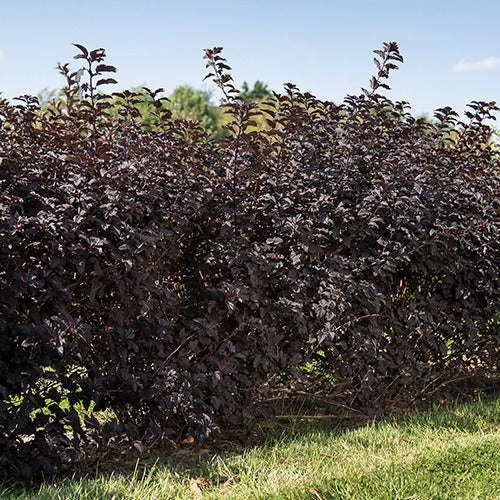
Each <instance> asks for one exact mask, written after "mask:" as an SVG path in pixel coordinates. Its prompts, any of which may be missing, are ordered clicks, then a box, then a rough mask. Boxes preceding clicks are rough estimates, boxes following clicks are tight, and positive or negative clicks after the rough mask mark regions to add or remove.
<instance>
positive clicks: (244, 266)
mask: <svg viewBox="0 0 500 500" xmlns="http://www.w3.org/2000/svg"><path fill="white" fill-rule="evenodd" d="M77 47H78V49H79V51H80V53H79V55H78V56H77V58H79V59H82V60H83V61H84V63H85V68H84V70H80V71H78V72H75V73H71V72H70V70H69V67H68V65H62V66H60V71H61V72H62V73H63V75H64V76H65V78H66V80H67V86H66V87H65V89H64V91H63V96H62V98H59V99H58V100H56V101H55V102H54V103H52V104H51V105H50V106H49V107H48V108H47V109H40V106H39V105H38V102H37V100H36V99H35V98H32V97H29V96H24V97H22V98H20V99H19V100H18V104H11V103H9V102H7V101H5V100H2V101H0V162H1V163H0V186H1V191H0V346H1V349H0V393H1V395H2V401H1V403H0V428H1V429H2V433H1V435H0V449H1V450H2V451H1V457H0V464H1V467H2V469H4V470H6V471H9V472H10V473H15V474H18V475H22V476H26V477H33V476H35V475H37V474H39V473H41V472H53V471H55V470H58V469H60V467H62V466H63V465H64V464H65V463H67V462H71V461H74V460H76V459H78V458H79V457H81V454H82V453H83V452H84V451H85V450H86V449H89V447H91V445H98V446H102V445H106V444H108V445H111V443H113V442H116V441H117V440H119V438H120V436H125V437H126V439H129V440H131V441H141V440H142V441H148V442H150V441H155V440H165V439H167V440H172V441H176V440H178V439H180V438H182V437H184V436H186V435H191V436H193V437H195V438H196V439H205V438H208V437H209V436H210V434H211V433H212V432H213V431H214V430H216V429H217V428H218V427H220V426H225V425H232V424H238V425H244V426H246V428H248V427H249V426H250V425H251V423H252V418H251V417H252V416H254V415H256V414H258V413H263V412H264V411H266V410H268V408H267V407H266V408H264V407H263V405H261V404H259V401H260V400H261V399H263V398H264V396H265V395H266V394H268V391H269V390H270V389H272V388H274V387H276V386H283V384H287V383H289V385H290V387H294V386H297V384H298V383H300V384H307V377H309V378H314V377H320V378H323V379H324V383H325V384H326V385H328V384H333V385H335V387H336V388H337V389H338V388H339V387H341V389H342V391H341V392H342V395H343V397H344V399H345V401H346V403H348V404H349V405H350V406H355V407H357V408H359V409H361V410H363V411H372V410H377V409H380V408H383V407H384V404H386V403H387V402H388V401H393V400H395V399H397V398H398V395H399V394H400V393H402V392H403V393H404V394H405V395H409V394H419V393H422V391H424V392H425V390H424V389H425V387H426V386H428V384H429V380H430V377H431V376H432V377H436V374H437V377H438V378H439V377H440V378H439V380H440V382H446V377H447V376H448V375H447V374H448V371H446V370H448V369H449V367H450V366H451V367H453V366H456V367H458V366H463V365H464V364H465V365H467V366H470V367H474V368H475V371H474V373H473V372H472V371H471V372H470V376H469V377H468V378H467V376H464V377H462V378H464V381H465V386H464V387H465V389H467V387H469V389H473V388H474V387H476V386H477V383H478V380H479V379H480V380H487V379H491V377H492V376H493V375H494V372H495V370H496V365H497V361H498V359H497V357H496V349H497V348H498V264H497V262H498V187H499V183H498V173H499V171H498V146H495V145H494V144H493V143H492V142H491V141H490V135H491V129H490V128H489V127H488V126H487V125H486V124H485V120H486V119H490V118H493V119H494V116H493V113H494V112H495V111H497V110H498V108H497V107H496V105H495V103H484V102H473V103H472V104H471V105H470V111H468V112H467V113H466V114H467V117H468V119H469V121H468V123H463V122H460V121H459V120H458V116H457V114H456V113H455V112H454V111H453V110H451V109H450V108H443V109H440V110H437V111H436V113H435V121H433V122H429V121H426V120H424V119H415V118H413V117H412V116H411V115H410V114H409V111H408V105H407V103H405V102H392V101H390V100H389V99H387V98H386V97H384V96H382V95H381V94H379V93H378V89H380V88H388V87H387V84H386V83H385V79H386V78H387V76H388V74H389V71H390V70H393V69H397V66H396V64H397V63H399V62H401V61H402V57H401V55H400V54H399V50H398V46H397V44H395V43H389V44H384V48H383V50H381V51H376V54H377V56H378V57H377V58H376V60H375V63H376V65H377V70H378V71H377V75H376V76H375V77H373V78H372V80H371V82H370V90H363V93H362V94H361V95H359V96H348V97H346V98H345V100H344V102H343V103H342V104H334V103H331V102H325V101H320V100H319V99H317V98H315V97H314V96H312V95H310V94H307V93H306V94H304V93H301V92H300V91H299V90H298V89H297V88H296V87H295V86H293V85H291V84H287V85H286V86H285V93H284V94H275V95H274V97H273V98H272V99H268V100H267V101H266V103H265V104H261V105H257V104H256V103H245V102H243V100H241V98H240V97H239V94H240V91H239V90H238V89H236V88H235V87H234V85H233V84H232V79H231V76H230V75H229V74H228V73H227V71H228V70H229V68H228V66H227V65H226V63H225V60H224V59H223V58H222V56H221V49H220V48H215V49H211V50H207V51H206V54H205V57H206V59H207V66H208V67H210V70H211V75H210V76H211V77H212V78H213V79H214V81H215V83H216V84H217V85H218V86H219V87H220V88H221V90H222V92H223V95H224V98H223V103H224V106H225V108H226V111H227V113H229V115H230V116H231V121H230V123H229V124H228V125H227V126H226V129H227V132H226V134H225V135H224V136H223V137H222V138H221V139H217V140H214V139H213V137H210V136H209V135H208V134H207V132H206V131H204V130H203V129H202V128H201V126H200V124H199V123H196V122H192V121H180V120H172V119H171V117H170V114H169V112H168V111H167V110H166V107H165V106H164V105H163V99H162V98H161V97H160V96H161V89H159V90H157V91H151V90H149V89H144V90H143V91H142V92H129V91H125V92H121V93H114V94H112V95H107V94H105V93H103V92H101V91H100V87H101V86H102V85H105V84H109V83H113V82H114V80H113V79H111V78H108V77H107V74H109V73H114V72H115V71H116V70H115V68H114V67H113V66H109V65H107V64H104V63H103V61H104V56H105V54H104V50H103V49H97V50H94V51H88V50H87V49H86V48H85V47H83V46H77ZM82 82H83V83H82ZM145 114H147V117H148V118H147V121H145V120H143V118H142V117H144V116H145ZM257 114H260V115H262V116H265V118H266V119H267V125H268V126H267V128H265V129H256V128H255V122H254V118H255V116H256V115H257ZM311 361H313V362H314V363H315V366H316V371H315V372H314V373H312V374H311V373H306V372H304V367H305V366H306V363H307V362H311ZM478 370H479V374H480V375H481V377H482V378H481V377H479V379H478V377H477V374H478ZM466 373H469V372H466ZM332 380H333V382H332ZM467 384H469V385H468V386H467ZM419 391H420V392H419ZM99 410H111V411H112V413H113V414H114V417H113V418H111V419H109V420H108V421H107V422H101V421H99V419H98V418H96V417H99V413H97V412H98V411H99Z"/></svg>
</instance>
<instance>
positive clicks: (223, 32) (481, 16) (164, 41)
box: [0, 0, 500, 114]
mask: <svg viewBox="0 0 500 500" xmlns="http://www.w3.org/2000/svg"><path fill="white" fill-rule="evenodd" d="M384 41H397V42H398V43H399V45H400V49H401V52H402V54H403V56H404V58H405V63H404V64H403V65H402V67H401V69H400V70H399V71H397V72H394V73H393V75H392V77H391V78H390V81H389V83H390V85H391V87H392V91H390V93H389V95H390V96H391V97H392V98H393V99H404V100H407V101H409V102H410V104H411V106H412V111H413V112H414V113H415V114H420V113H424V112H425V113H432V111H433V110H434V109H436V108H438V107H442V106H446V105H450V106H452V107H453V108H455V109H456V110H457V111H459V112H462V111H463V110H464V107H465V105H466V104H467V103H468V102H470V101H471V100H474V99H475V100H496V101H500V2H499V1H495V0H474V1H462V0H455V1H449V0H434V1H429V0H420V1H405V0H399V1H388V0H378V1H368V0H364V1H362V0H358V1H357V0H351V1H344V0H329V1H328V0H308V1H298V0H267V1H264V0H252V1H242V0H205V1H199V0H184V1H177V2H174V1H169V0H164V1H161V0H142V1H137V0H136V1H129V0H121V1H119V0H101V1H96V0H86V1H85V2H82V1H73V0H63V1H62V0H46V1H41V0H40V1H38V0H37V1H35V0H31V1H30V0H2V1H0V92H2V95H3V96H4V97H7V98H9V99H10V98H12V97H14V96H16V95H21V94H26V93H29V94H36V93H38V92H39V91H40V90H42V89H43V88H57V87H60V86H61V85H62V84H63V81H62V79H61V77H60V76H59V75H58V73H57V71H56V70H55V69H54V67H55V65H56V63H57V62H69V61H72V56H73V55H74V54H75V53H76V52H75V49H74V47H72V46H71V43H73V42H76V43H82V44H84V45H86V46H87V47H88V48H98V47H104V48H105V49H106V52H107V54H108V59H107V60H108V63H109V64H114V65H115V66H117V67H118V70H119V71H118V73H117V79H118V81H119V85H116V86H114V87H115V88H116V89H117V90H118V89H122V88H130V87H132V86H137V85H141V84H147V85H148V86H150V87H152V88H157V87H163V88H165V90H166V91H167V93H168V92H171V91H172V90H173V89H174V88H175V87H176V86H177V85H181V84H189V85H192V86H194V87H197V88H207V89H211V88H212V86H211V85H210V84H209V83H207V82H205V83H203V82H202V80H203V77H204V76H205V74H206V70H205V64H204V61H203V59H202V56H203V49H204V48H208V47H213V46H223V47H224V55H225V57H226V58H227V59H228V61H229V64H230V65H231V66H232V68H233V76H234V78H235V81H236V83H237V84H241V83H242V82H243V81H244V80H246V81H248V82H250V83H253V82H254V81H255V80H257V79H260V80H263V81H264V82H266V83H267V84H268V85H269V86H270V87H271V88H272V89H274V90H281V88H282V84H283V83H285V82H292V83H295V84H296V85H298V87H299V88H300V89H302V90H304V91H309V92H312V93H313V94H315V95H317V96H318V97H320V98H323V99H329V100H333V101H335V102H339V101H341V100H342V99H343V97H344V96H345V95H347V94H355V93H358V92H359V89H360V88H361V87H362V86H366V85H368V80H369V78H370V76H371V75H372V73H373V71H374V66H373V63H372V59H373V53H372V50H373V49H377V48H380V47H381V46H382V42H384ZM72 67H74V68H75V69H76V68H77V61H73V62H72ZM214 97H215V98H216V97H217V94H216V93H214Z"/></svg>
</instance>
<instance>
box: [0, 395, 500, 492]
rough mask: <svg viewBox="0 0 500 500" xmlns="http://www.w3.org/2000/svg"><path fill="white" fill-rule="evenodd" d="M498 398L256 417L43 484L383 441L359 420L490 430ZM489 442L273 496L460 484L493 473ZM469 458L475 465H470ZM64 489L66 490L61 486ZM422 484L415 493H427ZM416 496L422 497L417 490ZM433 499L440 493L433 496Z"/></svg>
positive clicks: (179, 475) (215, 472)
mask: <svg viewBox="0 0 500 500" xmlns="http://www.w3.org/2000/svg"><path fill="white" fill-rule="evenodd" d="M499 404H500V403H499V400H498V398H497V397H495V396H491V395H490V396H485V397H482V398H481V399H479V400H476V401H470V402H465V403H463V402H462V403H459V402H455V403H452V404H448V405H444V406H438V405H434V406H433V407H432V408H431V409H430V410H428V411H425V412H422V411H417V412H415V411H414V412H411V413H407V414H406V415H403V416H397V417H395V416H393V417H389V418H386V419H384V420H383V421H380V422H376V421H374V420H373V419H367V418H366V417H363V416H360V415H358V414H351V415H348V414H346V415H330V416H329V415H325V414H323V415H311V414H308V415H306V414H299V413H298V414H297V415H295V417H294V418H293V419H292V418H290V420H288V418H284V419H280V418H277V419H274V420H272V421H266V422H261V423H260V432H258V433H256V434H255V436H251V437H250V439H247V442H246V443H245V442H243V440H241V439H239V438H238V434H237V432H235V431H232V432H227V433H222V434H221V436H219V438H218V439H217V440H215V441H213V442H209V443H203V444H196V443H193V444H185V445H184V446H182V447H180V448H178V449H176V450H173V449H172V448H166V447H163V448H160V447H156V448H152V449H149V450H146V452H145V453H144V454H143V455H142V456H141V457H139V458H138V457H137V455H136V454H135V453H134V452H132V451H129V450H127V451H124V452H122V453H119V454H107V455H103V456H101V457H99V460H98V461H94V462H90V463H86V464H84V466H83V467H82V468H81V469H80V470H78V471H76V472H75V473H74V474H73V475H72V476H71V477H65V478H52V479H51V480H49V481H46V482H45V483H44V484H45V485H47V484H50V485H54V487H55V488H58V491H59V493H58V494H59V495H60V496H59V497H58V498H79V497H80V498H110V497H115V498H120V497H122V495H121V493H120V492H122V490H123V488H124V486H123V483H124V482H132V483H134V484H138V483H140V481H145V483H147V481H152V480H153V479H152V477H153V476H154V475H155V474H157V472H158V471H159V470H161V471H163V472H162V474H163V475H165V474H167V476H168V478H170V479H171V480H172V481H173V482H177V483H179V482H186V481H188V482H189V481H194V480H196V481H198V480H206V481H207V483H210V484H212V485H215V486H216V487H220V485H221V484H224V483H226V482H228V481H231V480H232V479H231V478H232V477H234V476H236V475H237V473H235V469H237V466H236V465H234V463H233V465H232V466H231V467H229V468H227V470H226V471H225V470H224V467H222V468H221V467H214V463H217V461H219V463H225V462H227V463H230V462H234V460H235V459H237V458H238V457H239V456H243V455H245V454H248V453H252V451H256V452H258V453H263V454H266V453H267V454H268V453H273V450H277V449H280V447H283V449H284V450H286V448H287V446H290V445H293V444H294V443H298V444H299V445H300V446H304V445H307V444H310V443H312V444H313V445H314V444H315V443H316V444H318V443H324V442H329V441H333V440H335V439H339V438H340V439H342V440H343V441H344V442H345V443H347V444H348V445H349V446H352V447H353V449H356V447H358V448H359V447H365V448H370V449H374V450H375V449H376V448H377V446H379V447H381V446H383V443H384V441H383V439H384V438H383V437H382V438H379V439H380V440H379V442H377V439H373V437H372V435H371V434H370V435H362V434H360V433H358V432H357V429H359V428H360V427H366V428H370V429H374V430H375V429H380V430H381V431H382V434H383V432H384V429H385V432H392V431H394V429H397V432H398V433H401V434H405V433H409V434H411V433H412V432H413V430H415V429H426V430H427V431H433V430H439V429H442V430H446V429H448V430H452V431H456V432H459V433H465V434H473V433H478V432H479V433H488V432H494V431H495V430H498V425H499V414H498V413H499V410H498V408H499ZM493 444H494V443H491V446H490V444H489V443H486V444H485V443H481V444H471V445H467V446H459V447H456V446H451V447H450V448H449V449H447V450H446V452H445V453H444V454H443V455H442V456H440V457H426V456H422V457H419V458H418V460H415V461H413V462H412V463H411V464H410V465H408V464H406V465H405V464H399V465H398V464H396V465H395V464H393V463H392V464H390V465H387V466H380V467H377V468H376V469H373V470H370V471H359V473H357V477H356V480H355V481H351V480H345V479H343V480H340V479H338V478H330V479H328V478H326V479H325V478H323V479H318V481H317V482H316V481H315V482H313V483H312V484H311V485H310V489H311V491H312V492H314V493H311V491H309V490H307V491H304V490H303V489H299V490H297V491H295V492H294V490H293V489H288V490H287V491H283V492H281V493H280V496H279V497H276V498H318V495H319V497H320V498H338V497H340V498H365V497H366V498H370V496H369V495H372V494H373V495H374V496H372V497H371V498H373V497H377V495H378V494H380V495H381V494H382V491H383V492H385V493H387V492H388V491H389V492H390V488H389V489H388V482H389V483H390V484H391V485H393V486H394V488H397V491H396V490H394V491H393V496H392V498H396V497H398V498H399V497H405V495H406V497H409V496H411V495H414V494H415V492H413V493H411V494H410V492H411V491H412V488H413V490H414V489H415V478H419V477H420V478H421V479H422V481H423V483H425V477H426V476H429V477H430V476H432V477H433V484H435V485H437V486H433V487H436V488H438V487H439V481H441V480H443V481H448V482H449V481H450V480H451V481H453V480H454V479H453V478H456V480H457V481H459V479H460V481H459V482H461V484H462V483H463V484H462V486H463V485H464V484H465V486H466V484H467V474H469V475H470V476H471V481H473V480H474V481H475V480H480V482H485V481H486V479H485V478H486V477H487V476H488V475H489V477H492V476H493V477H494V474H495V467H496V473H497V475H498V463H500V457H499V455H498V451H496V450H497V447H496V446H495V447H494V446H493ZM497 445H498V443H497ZM485 462H486V463H488V464H491V467H489V468H488V467H486V468H485V467H484V463H485ZM474 464H476V465H477V467H476V469H477V470H475V468H474V467H475V465H474ZM243 467H244V466H243ZM200 478H201V479H200ZM408 478H413V479H408ZM440 478H442V479H440ZM464 478H465V479H464ZM111 479H112V480H111ZM347 479H348V478H347ZM85 480H88V482H86V481H85ZM120 481H121V483H120ZM464 481H465V482H464ZM486 482H487V481H486ZM419 484H420V483H419ZM75 488H76V489H75ZM37 491H39V485H34V486H32V487H31V488H28V487H26V486H24V487H19V486H18V485H15V484H10V485H9V484H8V483H4V486H3V488H2V487H0V497H1V498H9V497H10V498H29V494H30V493H31V494H35V495H36V492H37ZM65 491H67V493H64V492H65ZM429 491H431V490H429ZM429 491H422V492H420V493H421V494H422V495H424V493H425V494H426V495H427V493H429ZM437 491H438V490H437V489H436V492H437ZM457 491H458V490H457ZM385 493H384V494H385ZM417 493H418V492H417ZM310 495H311V496H310ZM365 495H367V496H365ZM436 495H437V493H436ZM159 497H160V496H159ZM424 497H425V498H428V497H429V496H428V495H427V496H422V498H424ZM455 497H456V496H455ZM37 498H39V497H38V496H37ZM40 498H44V497H40ZM179 498H180V497H179ZM200 498H201V497H200ZM266 498H268V497H266ZM269 498H272V496H271V497H269ZM377 498H378V497H377ZM380 498H384V496H381V497H380ZM415 498H420V496H418V495H417V497H415ZM435 498H441V497H440V496H439V495H437V496H435ZM450 498H451V497H450ZM471 498H473V497H471Z"/></svg>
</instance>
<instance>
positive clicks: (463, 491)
mask: <svg viewBox="0 0 500 500" xmlns="http://www.w3.org/2000/svg"><path fill="white" fill-rule="evenodd" d="M499 415H500V399H498V398H497V399H489V400H478V401H475V402H470V403H466V404H456V405H452V406H449V407H445V408H438V407H436V408H434V410H432V411H430V412H426V413H419V414H414V415H411V416H408V417H406V418H403V419H400V420H391V421H386V422H383V423H379V424H369V425H365V426H364V427H360V428H357V429H351V430H345V429H344V430H342V429H340V428H338V427H337V428H330V429H328V428H326V427H327V426H326V425H325V423H323V424H322V425H321V428H318V426H314V425H303V424H300V423H297V424H295V426H294V427H295V428H294V429H290V430H288V431H287V432H285V433H282V434H281V435H280V436H276V434H274V435H272V434H270V435H269V438H268V441H267V442H266V443H265V444H263V445H262V446H259V447H255V448H252V449H248V450H244V451H239V452H238V451H235V452H233V453H225V454H216V455H213V456H212V458H210V459H208V460H206V461H204V462H203V461H199V460H198V463H197V465H191V466H187V465H182V463H185V460H184V461H180V460H177V463H175V462H172V461H170V462H169V463H163V464H160V463H159V462H157V463H156V464H155V465H154V466H152V467H149V468H145V469H143V472H139V470H141V467H140V464H138V466H137V467H136V470H135V472H134V473H133V474H129V475H119V474H108V475H104V474H95V477H93V478H87V479H73V480H70V479H63V480H61V481H59V482H57V481H55V482H46V483H44V484H43V485H42V486H41V487H40V488H38V489H37V490H36V491H29V490H27V489H25V490H13V489H10V490H9V489H8V488H6V487H5V486H4V487H3V489H2V488H1V487H0V498H2V499H14V498H15V499H28V498H34V499H35V498H36V499H38V498H40V499H47V500H55V499H75V500H76V499H78V500H80V499H108V498H109V499H111V498H114V499H118V498H132V499H137V500H139V499H140V500H145V499H161V498H179V499H181V498H186V499H193V498H194V499H201V498H207V499H210V498H212V499H220V498H237V499H272V498H276V499H297V500H303V499H308V498H311V499H318V498H323V499H327V498H345V499H418V500H420V499H427V498H429V499H430V498H432V499H454V500H455V499H467V500H469V499H474V498H477V499H481V500H483V499H485V500H486V499H499V498H500V451H499V450H500V429H499ZM185 453H190V452H188V451H185ZM192 455H193V457H194V456H195V453H194V451H193V452H192ZM188 462H189V461H188ZM191 463H193V460H191ZM194 463H196V460H195V461H194Z"/></svg>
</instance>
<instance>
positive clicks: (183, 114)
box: [166, 85, 221, 134]
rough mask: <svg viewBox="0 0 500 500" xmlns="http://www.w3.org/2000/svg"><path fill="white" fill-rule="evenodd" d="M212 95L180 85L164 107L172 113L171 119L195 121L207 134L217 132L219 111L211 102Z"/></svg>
mask: <svg viewBox="0 0 500 500" xmlns="http://www.w3.org/2000/svg"><path fill="white" fill-rule="evenodd" d="M211 97H212V94H211V93H210V92H208V91H205V90H199V89H194V88H193V87H190V86H189V85H181V86H179V87H177V88H175V89H174V91H173V92H172V93H171V94H170V95H169V96H168V103H167V104H166V106H167V107H168V108H169V109H170V111H171V112H172V118H174V119H182V120H197V121H199V122H200V123H201V125H202V126H203V128H205V129H206V130H207V131H208V132H210V133H212V134H215V133H217V132H218V131H219V119H220V115H221V111H220V109H219V107H218V106H216V105H214V104H213V103H212V101H211Z"/></svg>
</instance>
